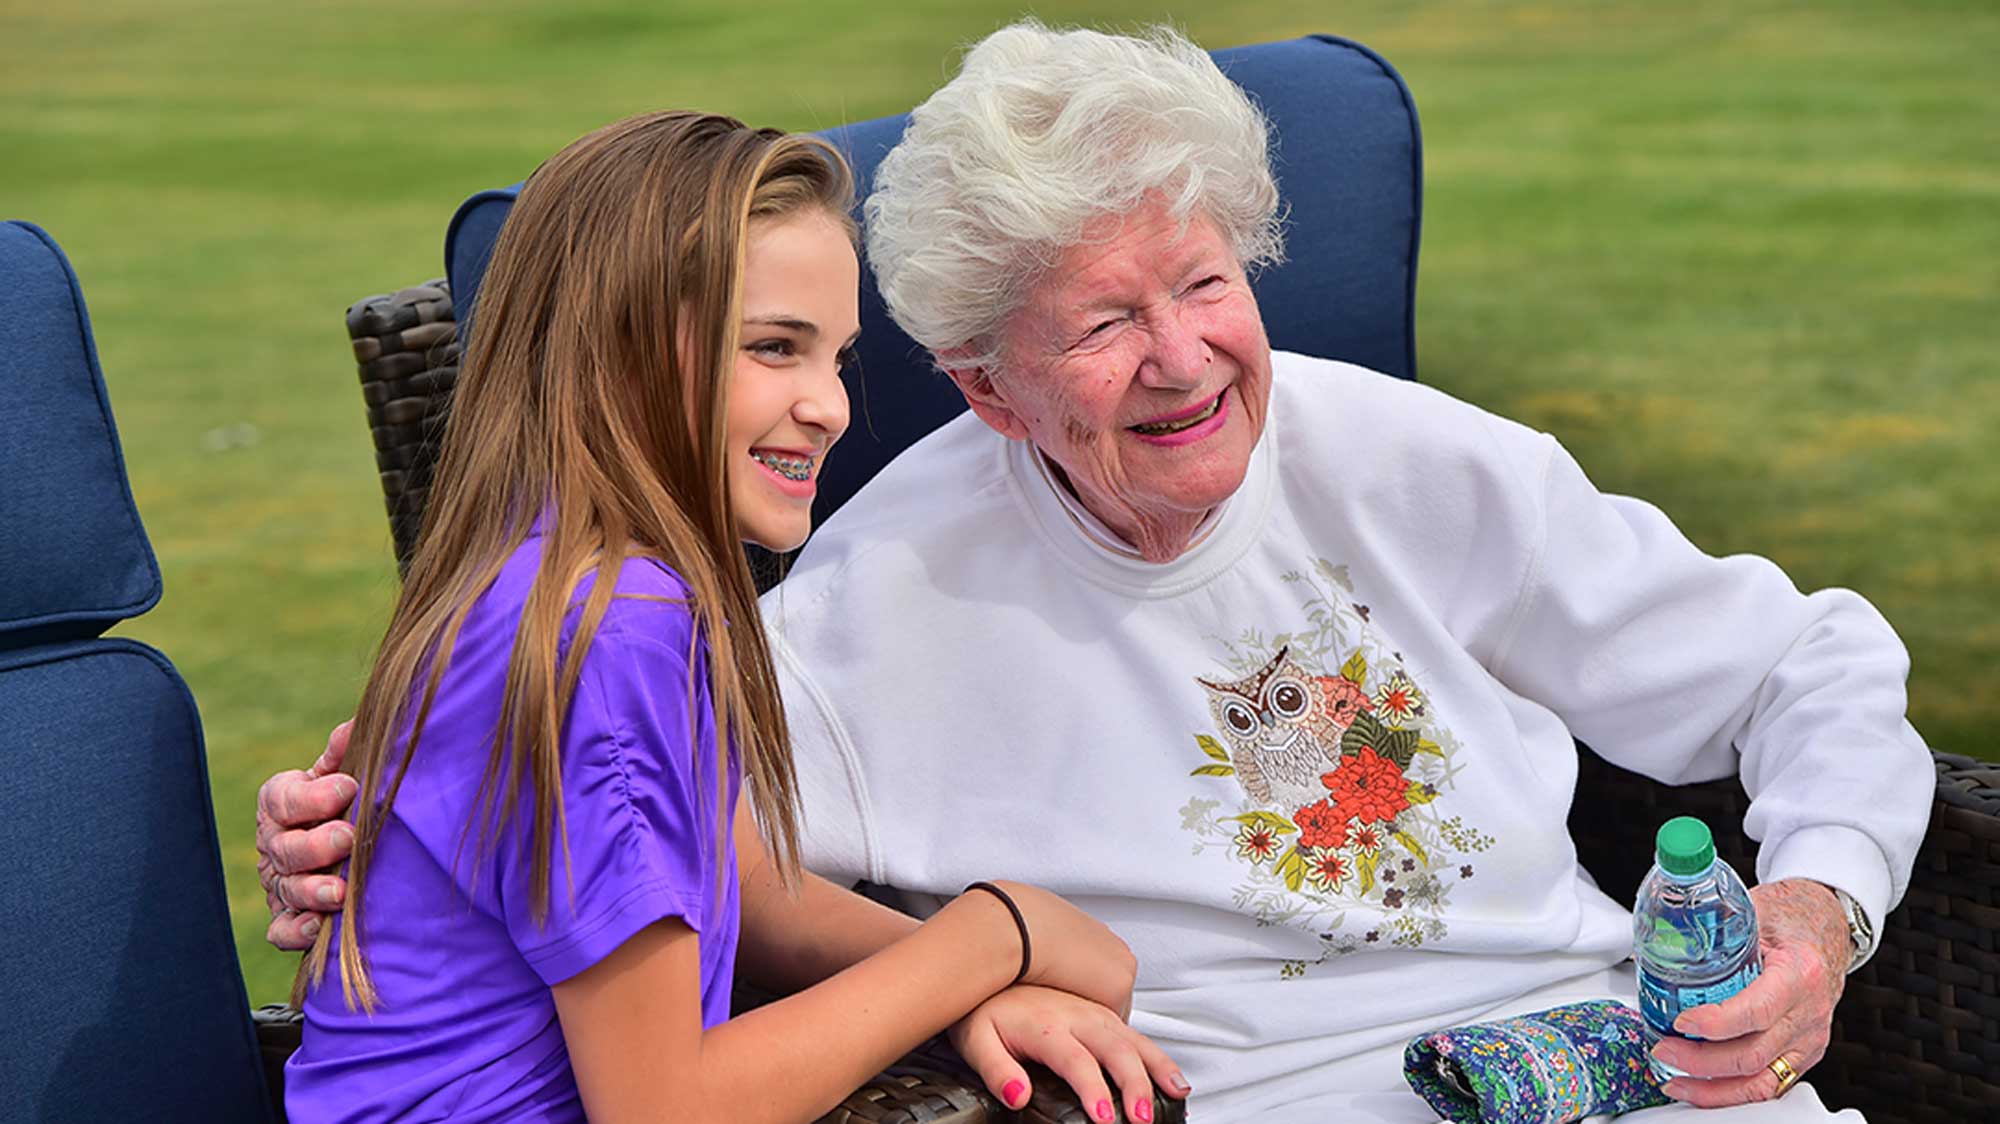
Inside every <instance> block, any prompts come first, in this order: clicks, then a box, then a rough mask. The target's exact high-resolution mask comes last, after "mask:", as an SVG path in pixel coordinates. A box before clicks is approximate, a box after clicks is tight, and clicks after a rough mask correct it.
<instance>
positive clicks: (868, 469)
mask: <svg viewBox="0 0 2000 1124" xmlns="http://www.w3.org/2000/svg"><path fill="white" fill-rule="evenodd" d="M1214 55H1215V60H1216V62H1217V63H1218V64H1219V65H1220V66H1221V67H1222V69H1223V71H1224V72H1225V73H1227V74H1228V75H1229V76H1230V77H1231V78H1232V79H1234V80H1235V81H1236V82H1237V83H1238V84H1239V85H1241V86H1242V87H1243V88H1244V89H1246V90H1248V91H1249V92H1250V95H1251V96H1252V97H1253V98H1255V99H1257V101H1258V102H1259V103H1260V104H1262V106H1263V107H1264V109H1265V111H1266V113H1268V114H1269V116H1270V119H1271V124H1272V130H1273V133H1274V135H1275V139H1276V144H1275V146H1274V166H1275V169H1276V172H1277V178H1278V190H1279V194H1280V197H1281V198H1282V199H1283V200H1284V202H1285V205H1286V206H1287V207H1289V208H1290V210H1289V221H1288V222H1287V224H1286V239H1287V260H1286V262H1285V264H1283V265H1280V266H1276V267H1273V268H1271V269H1268V270H1265V271H1264V272H1263V273H1262V274H1260V275H1259V276H1258V277H1257V278H1256V279H1255V286H1256V290H1257V296H1258V300H1259V302H1260V303H1261V305H1262V308H1263V312H1264V324H1265V328H1266V329H1267V331H1268V332H1269V334H1270V338H1271V344H1272V346H1273V347H1277V348H1281V349H1284V350H1289V351H1300V352H1304V353H1306V354H1309V355H1319V356H1324V357H1327V358H1333V359H1345V360H1347V361H1349V362H1352V363H1359V364H1361V365H1362V366H1365V367H1371V368H1373V369H1375V370H1378V371H1382V372H1385V373H1387V374H1391V375H1396V376H1399V377H1402V378H1415V377H1416V373H1417V360H1416V336H1415V327H1414V323H1415V321H1414V313H1415V300H1416V278H1417V239H1418V233H1419V230H1418V218H1419V216H1420V215H1421V213H1422V189H1423V167H1422V143H1421V140H1420V138H1419V135H1418V132H1417V115H1416V107H1415V105H1414V103H1413V102H1412V101H1411V100H1410V93H1409V90H1408V88H1406V87H1405V86H1404V85H1403V80H1402V79H1401V78H1400V77H1399V76H1398V75H1397V74H1396V72H1395V70H1394V69H1392V68H1391V67H1390V66H1389V64H1388V63H1386V62H1384V61H1383V60H1382V58H1381V57H1380V56H1378V55H1376V54H1375V53H1374V52H1373V51H1370V50H1369V49H1368V48H1366V47H1363V46H1361V45H1359V44H1357V43H1353V42H1350V41H1348V40H1345V39H1338V38H1334V37H1331V36H1314V37H1310V38H1305V39H1295V40H1290V41H1286V42H1282V43H1265V44H1260V45H1257V46H1252V47H1235V48H1230V49H1228V50H1223V51H1216V52H1214ZM907 121H908V115H907V114H906V115H903V116H898V117H884V118H878V119H876V120H873V121H863V122H860V123H857V124H853V125H843V126H841V127H839V128H835V129H831V130H828V131H827V132H826V133H825V134H824V135H825V136H826V138H827V139H828V140H830V141H832V142H833V144H834V145H835V146H836V147H838V148H839V149H840V150H841V151H842V152H844V153H845V154H846V155H847V157H848V160H849V162H850V163H852V164H853V165H854V171H855V175H856V177H857V180H858V186H859V188H860V193H861V195H862V196H863V197H864V198H865V197H866V195H867V190H868V185H869V184H870V182H872V180H873V178H874V174H875V167H876V165H877V164H879V163H880V162H881V160H882V157H883V155H884V154H886V153H887V152H888V151H889V149H890V148H891V147H893V146H894V145H895V143H896V141H897V140H898V139H900V138H901V137H902V135H903V127H904V125H905V123H906V122H907ZM520 187H521V185H520V184H515V185H513V186H511V187H506V188H500V189H496V190H492V191H483V192H480V193H479V194H477V195H474V196H473V197H472V198H470V199H468V200H466V201H465V203H464V204H463V205H462V206H460V207H459V210H458V213H457V214H456V215H455V216H453V218H452V221H451V227H450V229H449V231H448V232H447V233H446V236H445V268H446V269H447V270H448V271H449V272H450V274H451V291H452V294H453V298H454V300H455V301H456V303H457V306H458V314H459V323H460V325H461V327H463V326H464V325H466V324H468V323H469V322H470V321H471V319H472V318H473V316H474V315H475V314H474V312H473V305H474V302H475V301H476V299H477V297H478V293H479V281H480V278H481V276H482V275H483V274H484V273H485V270H486V261H487V259H488V258H489V257H490V256H491V255H492V252H493V241H494V239H495V238H496V237H498V235H499V232H500V226H501V223H502V222H503V221H504V220H505V219H506V216H507V211H508V209H509V208H510V207H511V206H512V205H513V201H514V197H515V195H516V194H518V192H519V191H520ZM859 352H860V362H859V363H857V364H855V365H854V368H853V369H852V370H850V371H849V372H848V374H847V380H848V396H849V398H850V400H851V401H852V404H853V416H854V424H853V426H852V428H850V429H849V430H848V433H847V436H846V437H844V438H842V440H841V443H840V452H839V454H838V455H836V456H833V457H829V458H828V459H827V464H826V470H825V473H824V474H823V475H822V476H821V478H820V482H819V499H818V500H817V501H816V502H815V504H814V517H815V521H816V522H817V521H820V520H824V519H825V518H826V517H827V516H828V515H830V514H832V512H833V510H834V509H835V508H837V507H839V506H840V504H841V503H843V502H845V501H846V499H847V497H849V496H851V495H853V494H854V492H855V491H857V490H858V489H859V488H860V487H861V485H862V484H864V483H866V482H867V481H868V479H869V478H870V477H872V476H873V475H874V474H875V472H876V470H877V469H879V468H881V467H882V466H883V465H884V464H887V463H888V462H889V460H890V459H891V458H893V457H894V456H895V455H896V454H897V453H900V452H902V451H903V449H905V448H907V447H908V446H909V445H910V444H911V442H913V441H915V440H916V439H917V438H919V437H922V436H923V435H924V434H926V433H929V432H930V431H931V430H932V429H935V428H936V427H937V426H939V425H941V424H943V423H944V422H945V421H948V420H949V419H951V418H952V417H954V416H956V415H957V414H958V413H959V411H961V410H963V409H964V408H965V400H964V399H963V398H961V397H960V396H959V394H958V391H957V390H956V389H955V388H953V386H952V385H951V383H950V381H949V380H947V379H946V378H944V377H943V376H942V375H939V374H936V373H935V372H933V371H932V370H931V365H930V361H929V358H928V357H927V356H926V355H925V354H924V352H923V350H922V349H921V348H919V347H918V346H917V345H916V344H915V343H914V342H912V341H911V340H910V338H909V337H908V336H906V335H904V334H903V332H902V331H901V329H899V328H897V327H896V325H895V323H894V322H893V321H891V320H890V319H889V316H888V312H887V310H886V309H885V308H884V307H883V304H882V298H881V295H880V294H878V293H877V292H876V291H875V285H874V279H873V277H872V275H870V276H869V277H867V278H866V279H864V281H863V284H862V292H861V343H860V345H859Z"/></svg>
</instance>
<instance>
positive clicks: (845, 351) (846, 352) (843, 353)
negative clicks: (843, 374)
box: [833, 346, 861, 371]
mask: <svg viewBox="0 0 2000 1124" xmlns="http://www.w3.org/2000/svg"><path fill="white" fill-rule="evenodd" d="M860 358H861V354H860V353H859V352H857V351H855V350H854V348H853V347H852V346H849V347H843V348H841V349H840V351H839V353H838V354H836V355H835V356H834V357H833V359H834V362H835V363H838V364H839V365H840V369H841V370H843V371H845V370H847V369H848V368H849V367H852V366H854V364H855V362H856V361H857V360H859V359H860Z"/></svg>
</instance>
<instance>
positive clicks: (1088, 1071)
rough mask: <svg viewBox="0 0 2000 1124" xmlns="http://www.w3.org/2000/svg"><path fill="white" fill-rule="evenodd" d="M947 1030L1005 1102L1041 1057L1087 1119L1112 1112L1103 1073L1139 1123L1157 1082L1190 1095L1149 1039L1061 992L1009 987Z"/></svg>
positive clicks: (1014, 1100) (1149, 1109)
mask: <svg viewBox="0 0 2000 1124" xmlns="http://www.w3.org/2000/svg"><path fill="white" fill-rule="evenodd" d="M1009 890H1010V892H1011V887H1010V888H1009ZM947 1033H948V1034H949V1035H950V1036H951V1044H952V1045H953V1046H955V1047H957V1049H958V1053H959V1056H960V1057H962V1058H964V1059H965V1063H966V1064H967V1065H969V1066H971V1067H972V1068H973V1070H974V1071H976V1072H977V1073H978V1074H979V1077H980V1080H982V1081H984V1082H986V1087H987V1088H988V1089H990V1090H992V1091H993V1095H994V1096H996V1097H999V1098H1000V1099H1001V1101H1003V1102H1004V1103H1005V1104H1006V1105H1007V1107H1008V1108H1014V1109H1018V1108H1020V1107H1021V1106H1023V1105H1025V1104H1027V1103H1028V1096H1029V1094H1030V1093H1031V1092H1032V1091H1033V1090H1032V1088H1031V1086H1030V1085H1029V1081H1028V1073H1027V1071H1026V1070H1024V1069H1022V1068H1021V1063H1022V1062H1024V1061H1035V1062H1040V1063H1041V1064H1043V1065H1045V1066H1048V1067H1049V1068H1050V1069H1052V1070H1054V1071H1055V1072H1056V1075H1057V1076H1059V1077H1061V1078H1062V1079H1063V1080H1064V1081H1067V1082H1069V1086H1070V1088H1072V1089H1074V1090H1076V1095H1077V1097H1078V1098H1079V1099H1080V1100H1081V1101H1082V1104H1083V1107H1084V1111H1085V1112H1086V1113H1088V1114H1089V1115H1090V1118H1091V1119H1093V1120H1103V1121H1109V1120H1112V1119H1114V1118H1115V1117H1116V1113H1115V1112H1114V1111H1113V1110H1112V1104H1111V1092H1110V1089H1109V1087H1108V1086H1107V1085H1106V1083H1105V1074H1107V1073H1108V1074H1110V1075H1111V1080H1113V1081H1115V1082H1117V1084H1118V1091H1119V1095H1120V1097H1121V1098H1122V1099H1123V1101H1124V1105H1125V1118H1126V1119H1127V1120H1136V1121H1139V1122H1140V1124H1147V1122H1150V1121H1151V1120H1152V1119H1153V1101H1152V1094H1153V1089H1154V1088H1155V1087H1157V1088H1159V1089H1160V1090H1161V1091H1163V1092H1165V1093H1168V1094H1169V1095H1171V1096H1174V1097H1176V1098H1180V1097H1185V1096H1187V1094H1188V1085H1187V1081H1186V1079H1184V1078H1183V1077H1182V1076H1181V1071H1180V1068H1179V1067H1178V1066H1176V1065H1174V1063H1173V1060H1172V1059H1171V1058H1168V1057H1167V1055H1166V1051H1164V1050H1162V1049H1160V1048H1159V1047H1158V1046H1156V1045H1154V1044H1153V1041H1152V1039H1149V1038H1147V1037H1146V1036H1145V1035H1143V1034H1140V1033H1139V1032H1138V1031H1136V1030H1133V1029H1132V1028H1131V1027H1129V1026H1126V1025H1125V1022H1124V1020H1122V1019H1120V1018H1119V1017H1118V1016H1117V1015H1115V1014H1113V1013H1112V1012H1111V1011H1110V1010H1109V1009H1107V1008H1105V1007H1104V1006H1102V1005H1101V1004H1097V1003H1093V1002H1091V1001H1090V1000H1088V999H1081V998H1078V997H1077V996H1075V995H1072V994H1070V993H1069V992H1067V991H1058V990H1055V989H1053V988H1045V987H1034V986H1030V985H1026V984H1023V985H1020V986H1017V987H1011V988H1008V989H1007V990H1006V991H1003V992H1001V993H1000V994H998V995H996V996H994V997H993V998H991V999H988V1000H987V1001H986V1002H985V1003H982V1004H980V1006H979V1007H978V1008H977V1009H976V1010H974V1011H973V1012H972V1013H971V1014H969V1015H967V1016H965V1018H963V1019H960V1020H959V1021H958V1022H957V1023H954V1024H953V1025H952V1027H951V1029H950V1030H949V1031H948V1032H947ZM1149 1076H1150V1079H1149Z"/></svg>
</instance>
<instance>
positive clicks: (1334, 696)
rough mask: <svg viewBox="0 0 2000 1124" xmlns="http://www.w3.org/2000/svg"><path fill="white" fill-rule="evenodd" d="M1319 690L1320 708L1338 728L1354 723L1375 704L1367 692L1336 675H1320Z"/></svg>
mask: <svg viewBox="0 0 2000 1124" xmlns="http://www.w3.org/2000/svg"><path fill="white" fill-rule="evenodd" d="M1319 692H1320V710H1321V711H1322V712H1323V713H1324V714H1325V715H1326V716H1327V717H1328V718H1329V719H1331V720H1332V721H1333V724H1334V726H1335V727H1336V728H1337V729H1339V730H1345V729H1347V728H1348V727H1349V726H1352V725H1354V720H1355V719H1356V718H1359V717H1360V716H1361V715H1364V714H1367V713H1368V712H1370V711H1372V710H1374V709H1375V704H1374V703H1372V702H1369V701H1368V692H1366V691H1364V690H1362V689H1361V688H1360V687H1358V686H1356V685H1354V684H1353V683H1350V682H1348V681H1347V680H1345V679H1342V678H1341V677H1340V676H1338V675H1328V676H1324V677H1322V678H1321V679H1320V680H1319ZM1336 740H1338V739H1337V738H1336Z"/></svg>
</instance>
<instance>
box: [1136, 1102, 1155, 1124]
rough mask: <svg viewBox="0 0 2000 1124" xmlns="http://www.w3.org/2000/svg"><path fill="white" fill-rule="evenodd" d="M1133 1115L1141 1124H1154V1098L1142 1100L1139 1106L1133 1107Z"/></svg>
mask: <svg viewBox="0 0 2000 1124" xmlns="http://www.w3.org/2000/svg"><path fill="white" fill-rule="evenodd" d="M1132 1115H1134V1116H1136V1117H1138V1118H1139V1121H1140V1124H1153V1100H1152V1098H1151V1097H1145V1098H1141V1099H1140V1101H1139V1103H1138V1104H1136V1105H1133V1106H1132Z"/></svg>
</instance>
